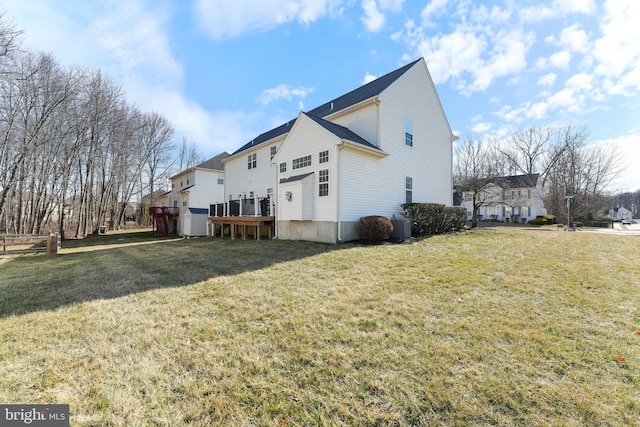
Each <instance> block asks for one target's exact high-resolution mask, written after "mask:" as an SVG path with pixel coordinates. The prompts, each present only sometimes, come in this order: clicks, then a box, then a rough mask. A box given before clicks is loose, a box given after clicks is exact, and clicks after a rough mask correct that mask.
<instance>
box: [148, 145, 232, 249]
mask: <svg viewBox="0 0 640 427" xmlns="http://www.w3.org/2000/svg"><path fill="white" fill-rule="evenodd" d="M228 156H229V153H227V152H223V153H220V154H218V155H217V156H215V157H212V158H210V159H209V160H206V161H204V162H202V163H200V164H198V165H196V166H194V167H191V168H189V169H186V170H184V171H182V172H180V173H178V174H176V175H174V176H172V177H171V191H169V192H167V193H165V194H163V195H161V196H160V197H159V198H158V203H157V204H156V206H157V207H168V208H174V209H163V210H158V211H157V212H158V214H159V215H165V216H166V217H167V218H166V222H167V225H168V228H167V232H168V233H172V234H173V233H176V234H179V235H181V236H205V235H207V234H208V233H207V221H208V214H209V205H210V204H211V203H213V202H215V201H216V200H220V199H222V198H224V165H223V163H222V160H223V159H224V158H226V157H228ZM160 228H161V227H159V229H160Z"/></svg>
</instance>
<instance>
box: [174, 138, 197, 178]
mask: <svg viewBox="0 0 640 427" xmlns="http://www.w3.org/2000/svg"><path fill="white" fill-rule="evenodd" d="M201 161H202V156H201V155H200V154H199V153H198V147H196V144H195V142H193V141H191V142H188V141H187V138H185V137H184V136H183V137H182V142H181V143H180V151H179V152H178V170H177V172H182V171H183V170H185V169H189V168H191V167H193V166H195V165H197V164H198V163H200V162H201Z"/></svg>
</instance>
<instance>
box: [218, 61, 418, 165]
mask: <svg viewBox="0 0 640 427" xmlns="http://www.w3.org/2000/svg"><path fill="white" fill-rule="evenodd" d="M420 59H422V58H420ZM420 59H417V60H415V61H413V62H411V63H409V64H407V65H405V66H403V67H400V68H398V69H397V70H394V71H392V72H390V73H388V74H385V75H384V76H382V77H378V78H377V79H375V80H373V81H371V82H369V83H367V84H366V85H363V86H360V87H359V88H357V89H354V90H352V91H351V92H349V93H346V94H344V95H342V96H339V97H337V98H335V99H333V100H331V101H329V102H327V103H325V104H322V105H320V106H319V107H316V108H314V109H313V110H311V111H309V112H308V115H309V116H315V117H320V118H324V117H326V116H328V115H330V114H333V113H336V112H338V111H340V110H344V109H345V108H349V107H351V106H352V105H356V104H358V103H359V102H362V101H364V100H367V99H369V98H373V97H374V96H378V95H380V94H381V93H382V91H384V90H385V89H386V88H388V87H389V86H391V84H392V83H393V82H395V81H396V80H398V79H399V78H400V77H401V76H402V75H403V74H404V73H406V72H407V70H409V69H410V68H411V67H413V66H414V65H415V64H416V63H417V62H418V61H420ZM295 121H296V119H293V120H290V121H288V122H287V123H284V124H282V125H280V126H278V127H276V128H273V129H271V130H270V131H267V132H265V133H263V134H260V135H258V136H257V137H256V138H254V139H253V140H251V141H249V142H247V143H246V144H245V145H243V146H242V147H240V148H239V149H237V150H236V151H234V152H233V153H232V154H231V155H232V156H233V155H236V154H238V153H241V152H243V151H245V150H248V149H250V148H252V147H256V146H258V145H260V144H262V143H263V142H266V141H269V140H271V139H273V138H276V137H278V136H281V135H284V134H285V133H287V132H289V130H290V129H291V126H293V124H294V123H295ZM374 147H375V146H374Z"/></svg>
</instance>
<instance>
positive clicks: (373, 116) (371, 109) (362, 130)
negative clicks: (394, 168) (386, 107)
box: [330, 104, 379, 146]
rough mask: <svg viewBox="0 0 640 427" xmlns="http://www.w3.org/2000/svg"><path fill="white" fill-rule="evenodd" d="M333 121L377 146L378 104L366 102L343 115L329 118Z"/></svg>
mask: <svg viewBox="0 0 640 427" xmlns="http://www.w3.org/2000/svg"><path fill="white" fill-rule="evenodd" d="M330 121H332V122H333V123H336V124H339V125H340V126H344V127H346V128H349V129H350V130H352V131H353V132H355V133H357V134H358V135H360V136H361V137H363V138H364V139H366V140H367V141H369V142H370V143H372V144H373V145H376V146H378V145H379V141H378V106H377V105H375V104H368V105H367V106H365V107H363V108H361V109H359V110H356V111H354V112H352V113H350V114H347V115H345V116H340V117H337V118H336V119H334V120H330Z"/></svg>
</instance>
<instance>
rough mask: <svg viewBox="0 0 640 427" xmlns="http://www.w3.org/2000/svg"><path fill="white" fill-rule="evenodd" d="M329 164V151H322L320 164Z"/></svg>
mask: <svg viewBox="0 0 640 427" xmlns="http://www.w3.org/2000/svg"><path fill="white" fill-rule="evenodd" d="M328 162H329V150H325V151H321V152H320V153H319V154H318V163H328Z"/></svg>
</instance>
